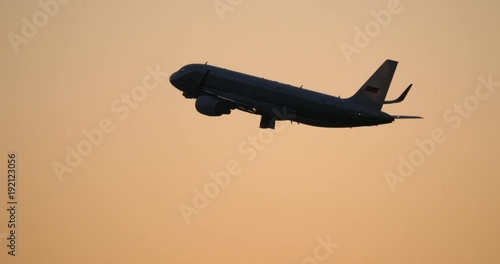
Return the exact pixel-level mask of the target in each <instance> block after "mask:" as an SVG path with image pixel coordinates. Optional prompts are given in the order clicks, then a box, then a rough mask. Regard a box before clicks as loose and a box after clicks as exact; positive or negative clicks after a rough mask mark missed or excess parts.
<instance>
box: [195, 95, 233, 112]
mask: <svg viewBox="0 0 500 264" xmlns="http://www.w3.org/2000/svg"><path fill="white" fill-rule="evenodd" d="M195 107H196V110H197V111H198V112H199V113H200V114H204V115H207V116H221V115H228V114H230V113H231V109H230V108H229V107H228V106H227V105H225V104H224V103H223V102H221V101H220V100H219V99H217V98H216V97H213V96H209V95H202V96H200V97H198V99H196V103H195Z"/></svg>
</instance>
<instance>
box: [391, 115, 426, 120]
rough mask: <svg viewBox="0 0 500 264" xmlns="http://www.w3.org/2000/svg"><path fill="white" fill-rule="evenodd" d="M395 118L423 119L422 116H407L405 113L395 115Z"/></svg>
mask: <svg viewBox="0 0 500 264" xmlns="http://www.w3.org/2000/svg"><path fill="white" fill-rule="evenodd" d="M392 117H393V118H394V119H422V118H423V117H421V116H405V115H393V116H392Z"/></svg>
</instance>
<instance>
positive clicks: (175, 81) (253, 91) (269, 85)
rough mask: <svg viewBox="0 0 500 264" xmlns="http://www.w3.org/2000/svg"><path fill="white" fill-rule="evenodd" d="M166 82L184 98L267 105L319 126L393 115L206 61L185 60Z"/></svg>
mask: <svg viewBox="0 0 500 264" xmlns="http://www.w3.org/2000/svg"><path fill="white" fill-rule="evenodd" d="M170 82H171V83H172V85H173V86H175V87H176V88H177V89H179V90H181V91H183V93H184V96H185V97H186V98H198V97H200V96H204V95H209V96H214V97H217V98H219V100H223V101H224V100H227V101H229V102H231V103H234V104H235V105H239V107H234V108H236V109H239V110H243V111H246V112H250V113H254V114H259V115H263V116H264V115H265V114H268V113H264V112H269V110H271V108H276V109H277V110H278V111H279V112H283V109H286V110H285V111H286V112H287V113H286V115H285V116H284V117H283V116H281V117H280V116H279V115H278V116H276V117H277V119H278V120H291V121H295V122H299V123H304V124H308V125H312V126H320V127H356V126H373V125H379V124H386V123H391V122H393V121H394V118H393V117H392V116H390V115H388V114H386V113H384V112H382V111H377V110H373V109H369V108H366V107H363V106H362V105H358V104H355V103H353V102H352V101H350V100H349V99H341V98H338V97H335V96H331V95H328V94H324V93H319V92H315V91H311V90H307V89H304V88H301V87H295V86H292V85H288V84H284V83H279V82H276V81H271V80H267V79H264V78H260V77H256V76H252V75H248V74H244V73H239V72H236V71H231V70H227V69H223V68H219V67H215V66H212V65H206V64H189V65H186V66H184V67H182V68H181V69H180V70H179V71H177V72H175V73H173V74H172V75H171V77H170ZM271 113H272V111H271Z"/></svg>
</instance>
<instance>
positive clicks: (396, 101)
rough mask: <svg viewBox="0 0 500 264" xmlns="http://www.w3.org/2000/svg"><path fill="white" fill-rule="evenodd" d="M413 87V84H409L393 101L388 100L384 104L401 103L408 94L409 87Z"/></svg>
mask: <svg viewBox="0 0 500 264" xmlns="http://www.w3.org/2000/svg"><path fill="white" fill-rule="evenodd" d="M412 86H413V84H410V85H409V86H408V88H406V90H405V91H404V92H403V93H402V94H401V95H400V96H399V97H398V98H397V99H395V100H390V101H385V102H384V104H396V103H401V102H402V101H403V100H404V99H405V97H406V95H407V94H408V92H409V91H410V89H411V87H412Z"/></svg>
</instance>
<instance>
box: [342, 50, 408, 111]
mask: <svg viewBox="0 0 500 264" xmlns="http://www.w3.org/2000/svg"><path fill="white" fill-rule="evenodd" d="M397 66H398V62H397V61H393V60H386V61H385V62H384V63H383V64H382V65H381V66H380V67H379V68H378V70H377V71H376V72H375V73H374V74H373V75H372V76H371V77H370V79H368V81H366V83H365V84H363V86H361V88H360V89H359V90H358V92H356V93H355V94H354V95H353V96H352V97H350V98H349V99H348V100H349V101H352V102H353V103H356V104H361V105H363V106H365V107H368V108H370V109H374V110H381V109H382V106H383V105H384V100H385V96H386V95H387V91H388V90H389V86H390V85H391V81H392V76H394V72H395V71H396V67H397Z"/></svg>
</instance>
